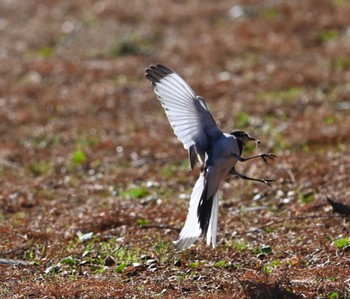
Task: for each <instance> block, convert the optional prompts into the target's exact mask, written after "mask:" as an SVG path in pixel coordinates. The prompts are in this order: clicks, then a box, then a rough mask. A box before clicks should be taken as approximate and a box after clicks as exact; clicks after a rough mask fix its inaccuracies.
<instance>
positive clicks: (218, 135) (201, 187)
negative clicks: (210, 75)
mask: <svg viewBox="0 0 350 299" xmlns="http://www.w3.org/2000/svg"><path fill="white" fill-rule="evenodd" d="M146 77H147V79H148V80H150V81H151V82H152V85H153V87H154V92H155V94H156V95H157V98H158V99H159V101H160V102H161V104H162V106H163V108H164V110H165V113H166V115H167V117H168V120H169V122H170V125H171V126H172V128H173V130H174V133H175V135H176V136H177V138H178V139H179V140H180V141H181V142H182V143H183V145H184V147H185V149H186V150H188V156H189V164H190V168H191V170H192V169H193V168H194V165H195V163H196V161H197V159H198V161H199V163H200V165H201V173H200V176H199V178H198V180H197V182H196V184H195V186H194V188H193V191H192V194H191V199H190V205H189V209H188V214H187V219H186V222H185V225H184V227H183V228H182V230H181V232H180V236H179V239H178V240H177V241H175V242H174V243H175V245H176V250H177V251H181V250H184V249H186V248H188V247H189V246H190V245H192V244H193V243H194V242H195V241H196V240H197V239H198V238H199V236H200V235H201V234H202V233H203V236H206V240H207V244H208V245H210V243H212V246H213V248H214V247H215V246H216V233H217V221H218V195H217V194H218V193H217V191H218V188H219V185H220V182H221V181H222V180H224V179H225V178H226V177H227V176H228V175H230V174H233V175H236V176H239V177H240V178H242V179H245V180H253V181H258V182H262V183H264V184H266V185H269V186H271V185H270V182H272V181H274V180H264V179H255V178H250V177H247V176H245V175H242V174H240V173H238V172H237V171H236V169H235V165H236V163H237V161H240V162H244V161H247V160H251V159H254V158H262V159H263V160H264V162H265V163H268V161H269V159H272V160H273V159H274V158H275V157H276V156H275V155H273V154H260V155H258V156H253V157H250V158H243V157H241V154H242V151H243V148H244V146H245V145H246V143H247V142H248V141H249V140H252V141H255V142H256V143H257V144H258V143H259V142H260V141H259V140H256V139H255V138H253V137H251V136H249V135H248V134H247V133H246V132H243V131H234V132H232V133H230V134H227V133H223V132H222V131H221V130H220V129H219V128H218V126H217V125H216V123H215V120H214V118H213V116H212V115H211V113H210V112H209V109H208V106H207V103H206V102H205V101H204V99H203V98H202V97H200V96H196V94H195V93H194V92H193V90H192V89H191V87H190V86H189V85H188V84H187V83H186V82H185V81H184V79H182V78H181V77H180V76H179V75H178V74H177V73H175V72H174V71H173V70H171V69H169V68H167V67H165V66H163V65H161V64H156V65H151V66H150V67H149V68H147V69H146Z"/></svg>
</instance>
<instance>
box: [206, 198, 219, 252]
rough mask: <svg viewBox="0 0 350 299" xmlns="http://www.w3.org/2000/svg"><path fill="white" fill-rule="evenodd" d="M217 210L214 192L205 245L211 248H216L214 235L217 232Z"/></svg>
mask: <svg viewBox="0 0 350 299" xmlns="http://www.w3.org/2000/svg"><path fill="white" fill-rule="evenodd" d="M218 209H219V198H218V193H217V192H216V193H215V194H214V196H213V203H212V207H211V216H210V221H209V226H208V230H207V236H206V237H207V245H208V246H209V245H210V242H211V243H212V246H213V248H215V246H216V233H217V230H218Z"/></svg>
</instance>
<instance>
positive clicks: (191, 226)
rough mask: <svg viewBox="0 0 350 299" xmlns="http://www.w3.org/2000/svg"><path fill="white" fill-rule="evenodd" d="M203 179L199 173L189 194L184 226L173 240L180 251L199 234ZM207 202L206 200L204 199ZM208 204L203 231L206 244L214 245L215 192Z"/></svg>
mask: <svg viewBox="0 0 350 299" xmlns="http://www.w3.org/2000/svg"><path fill="white" fill-rule="evenodd" d="M204 189H205V179H204V174H203V173H201V174H200V176H199V178H198V180H197V182H196V184H195V186H194V188H193V191H192V194H191V199H190V205H189V208H188V214H187V218H186V222H185V225H184V227H183V228H182V230H181V232H180V236H179V239H178V240H177V241H175V242H174V244H175V245H176V250H177V251H181V250H184V249H186V248H188V247H190V246H191V245H192V244H193V243H194V242H195V241H196V240H197V239H198V238H199V236H200V235H201V233H202V228H201V225H200V222H201V218H200V217H201V215H199V214H198V208H199V205H200V202H201V198H202V197H203V195H204V194H203V193H205V192H204V191H205V190H204ZM206 202H207V201H206ZM208 203H209V205H208V206H207V208H208V209H209V212H207V213H206V214H207V215H208V214H209V217H210V219H208V222H209V223H208V224H207V225H206V229H205V230H204V231H203V232H204V234H206V240H207V244H208V245H210V243H212V246H213V247H215V246H216V232H217V223H218V204H219V201H218V195H217V193H215V194H214V195H213V196H212V198H211V199H210V200H209V201H208Z"/></svg>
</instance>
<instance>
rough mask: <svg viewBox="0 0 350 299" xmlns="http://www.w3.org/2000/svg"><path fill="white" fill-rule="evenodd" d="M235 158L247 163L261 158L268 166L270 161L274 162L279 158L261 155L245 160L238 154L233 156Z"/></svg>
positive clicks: (271, 155)
mask: <svg viewBox="0 0 350 299" xmlns="http://www.w3.org/2000/svg"><path fill="white" fill-rule="evenodd" d="M233 155H234V156H235V158H236V159H237V160H238V161H240V162H245V161H248V160H252V159H256V158H261V159H263V160H264V162H265V163H266V164H269V161H270V160H272V161H273V160H274V159H275V158H277V156H276V155H274V154H260V155H257V156H252V157H249V158H243V157H241V156H238V155H236V154H233Z"/></svg>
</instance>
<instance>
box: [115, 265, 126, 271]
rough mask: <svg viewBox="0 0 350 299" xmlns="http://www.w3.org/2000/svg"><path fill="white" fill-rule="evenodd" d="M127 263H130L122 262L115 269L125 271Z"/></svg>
mask: <svg viewBox="0 0 350 299" xmlns="http://www.w3.org/2000/svg"><path fill="white" fill-rule="evenodd" d="M127 265H128V264H127V263H121V264H120V265H119V266H118V267H116V268H115V271H116V272H117V273H123V271H124V269H125V268H126V266H127Z"/></svg>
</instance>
